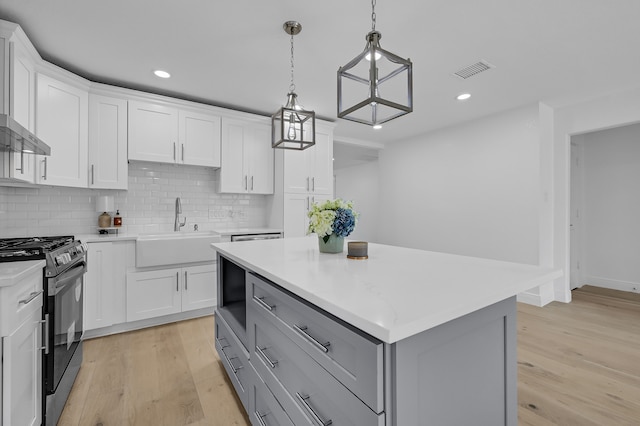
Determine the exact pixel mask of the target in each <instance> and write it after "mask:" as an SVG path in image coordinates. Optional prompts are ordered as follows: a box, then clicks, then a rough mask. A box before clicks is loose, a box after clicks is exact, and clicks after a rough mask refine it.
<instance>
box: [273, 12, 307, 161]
mask: <svg viewBox="0 0 640 426" xmlns="http://www.w3.org/2000/svg"><path fill="white" fill-rule="evenodd" d="M282 27H283V28H284V31H285V32H286V33H287V34H289V35H290V36H291V84H290V85H289V93H288V94H287V103H286V104H285V106H283V107H282V108H280V109H279V110H278V111H277V112H276V113H275V114H273V115H272V116H271V146H272V147H273V148H281V149H294V150H298V151H302V150H303V149H307V148H309V147H312V146H313V145H315V144H316V113H315V112H313V111H306V110H304V109H303V108H302V106H300V104H298V95H296V93H295V89H296V85H295V84H294V82H293V36H294V35H296V34H299V33H300V31H302V25H301V24H300V23H299V22H295V21H287V22H285V23H284V25H283V26H282Z"/></svg>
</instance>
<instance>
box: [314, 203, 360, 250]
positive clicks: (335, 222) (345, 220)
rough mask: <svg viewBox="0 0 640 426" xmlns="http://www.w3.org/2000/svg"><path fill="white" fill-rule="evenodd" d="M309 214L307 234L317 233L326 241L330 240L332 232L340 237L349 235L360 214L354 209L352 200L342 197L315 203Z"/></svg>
mask: <svg viewBox="0 0 640 426" xmlns="http://www.w3.org/2000/svg"><path fill="white" fill-rule="evenodd" d="M307 215H308V216H309V230H308V232H307V234H311V233H316V234H318V237H320V238H322V239H323V240H324V242H325V243H326V242H328V241H329V237H330V236H331V234H335V235H337V236H338V237H347V236H349V235H350V234H351V233H352V232H353V230H354V228H355V227H356V222H357V219H358V214H357V213H356V212H355V211H354V210H353V203H352V202H351V201H343V200H341V199H340V198H338V199H335V200H327V201H325V202H323V203H321V204H318V203H313V204H312V205H311V210H309V213H308V214H307Z"/></svg>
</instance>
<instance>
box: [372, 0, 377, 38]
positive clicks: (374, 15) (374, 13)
mask: <svg viewBox="0 0 640 426" xmlns="http://www.w3.org/2000/svg"><path fill="white" fill-rule="evenodd" d="M375 30H376V0H371V31H375Z"/></svg>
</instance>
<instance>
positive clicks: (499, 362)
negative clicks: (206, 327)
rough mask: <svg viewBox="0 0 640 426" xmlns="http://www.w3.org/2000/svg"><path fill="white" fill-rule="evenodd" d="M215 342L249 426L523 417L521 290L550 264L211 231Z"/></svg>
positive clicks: (491, 425)
mask: <svg viewBox="0 0 640 426" xmlns="http://www.w3.org/2000/svg"><path fill="white" fill-rule="evenodd" d="M212 247H213V248H214V249H215V250H216V251H217V257H218V282H219V287H218V292H219V294H218V308H217V309H216V322H215V324H216V325H215V327H216V331H215V337H216V340H215V344H216V349H217V351H218V354H219V355H220V359H221V361H222V364H223V365H224V367H225V369H226V371H227V373H228V375H229V377H230V379H231V382H232V383H233V386H234V388H235V391H236V393H237V394H238V397H239V398H240V400H241V401H242V403H243V405H244V407H245V409H246V411H247V413H248V415H249V418H250V419H251V422H252V424H253V425H256V426H265V425H269V426H271V425H296V426H297V425H314V426H326V425H354V426H355V425H363V426H374V425H376V426H383V425H386V426H409V425H411V426H412V425H486V426H498V425H514V426H515V425H516V424H517V383H516V381H517V368H516V295H517V294H518V293H520V292H522V291H525V290H528V289H530V288H533V287H536V286H538V285H541V284H544V283H547V282H549V281H552V280H553V279H555V278H558V277H559V276H560V275H561V273H560V272H559V271H554V270H552V269H550V268H544V267H538V266H533V265H522V264H516V263H509V262H500V261H495V260H488V259H479V258H473V257H465V256H457V255H451V254H444V253H435V252H427V251H421V250H413V249H406V248H400V247H392V246H385V245H379V244H370V245H369V259H367V260H351V259H348V258H346V256H345V253H342V254H324V253H319V252H318V248H317V241H316V240H315V239H314V238H291V239H286V238H285V239H279V240H265V241H251V242H234V243H217V244H212Z"/></svg>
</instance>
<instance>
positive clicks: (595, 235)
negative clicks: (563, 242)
mask: <svg viewBox="0 0 640 426" xmlns="http://www.w3.org/2000/svg"><path fill="white" fill-rule="evenodd" d="M582 140H583V141H584V142H583V143H584V149H583V162H582V163H583V167H584V192H583V194H584V202H583V205H584V207H585V211H584V212H583V222H584V228H583V229H584V237H585V238H584V250H583V253H584V259H582V262H581V265H582V269H583V271H582V275H583V280H584V283H585V284H590V285H596V286H602V287H608V288H614V289H618V290H626V291H633V289H634V288H635V289H636V291H637V289H638V288H640V262H638V260H639V259H640V222H639V221H638V218H640V125H638V124H635V125H631V126H624V127H619V128H615V129H610V130H604V131H599V132H593V133H587V134H585V135H584V136H583V138H582ZM571 249H572V250H573V249H574V247H572V248H571Z"/></svg>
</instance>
